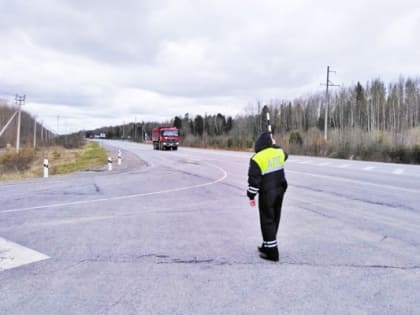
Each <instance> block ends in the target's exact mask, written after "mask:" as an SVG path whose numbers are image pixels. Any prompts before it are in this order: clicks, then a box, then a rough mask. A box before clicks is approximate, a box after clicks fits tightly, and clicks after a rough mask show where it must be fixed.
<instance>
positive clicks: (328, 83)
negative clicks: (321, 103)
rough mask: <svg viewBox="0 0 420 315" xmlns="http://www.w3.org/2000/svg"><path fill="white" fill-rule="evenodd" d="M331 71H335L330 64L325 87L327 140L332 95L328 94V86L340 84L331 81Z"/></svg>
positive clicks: (325, 134)
mask: <svg viewBox="0 0 420 315" xmlns="http://www.w3.org/2000/svg"><path fill="white" fill-rule="evenodd" d="M330 72H334V73H335V71H332V70H330V66H327V83H326V84H325V85H326V89H325V102H326V104H325V121H324V139H325V140H327V139H328V108H329V106H330V96H329V94H328V87H329V86H339V85H338V84H333V83H332V82H331V81H330Z"/></svg>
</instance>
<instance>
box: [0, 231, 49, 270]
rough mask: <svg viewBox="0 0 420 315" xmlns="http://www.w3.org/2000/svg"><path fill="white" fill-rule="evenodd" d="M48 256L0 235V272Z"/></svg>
mask: <svg viewBox="0 0 420 315" xmlns="http://www.w3.org/2000/svg"><path fill="white" fill-rule="evenodd" d="M49 258H50V257H48V256H47V255H44V254H42V253H40V252H37V251H35V250H33V249H30V248H27V247H24V246H22V245H19V244H16V243H13V242H11V241H8V240H6V239H4V238H2V237H0V272H1V271H4V270H7V269H12V268H17V267H20V266H23V265H27V264H31V263H34V262H37V261H41V260H45V259H49Z"/></svg>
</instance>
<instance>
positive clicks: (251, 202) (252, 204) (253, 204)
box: [249, 199, 257, 207]
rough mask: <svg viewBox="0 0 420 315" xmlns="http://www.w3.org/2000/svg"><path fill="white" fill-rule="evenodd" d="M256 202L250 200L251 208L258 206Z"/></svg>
mask: <svg viewBox="0 0 420 315" xmlns="http://www.w3.org/2000/svg"><path fill="white" fill-rule="evenodd" d="M256 204H257V203H256V202H255V199H252V200H251V199H249V205H250V206H251V207H255V206H256Z"/></svg>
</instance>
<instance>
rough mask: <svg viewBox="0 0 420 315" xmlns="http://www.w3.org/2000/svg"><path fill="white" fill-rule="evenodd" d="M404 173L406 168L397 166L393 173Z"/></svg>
mask: <svg viewBox="0 0 420 315" xmlns="http://www.w3.org/2000/svg"><path fill="white" fill-rule="evenodd" d="M402 173H404V169H402V168H397V169H396V170H395V171H393V172H392V174H396V175H399V174H402Z"/></svg>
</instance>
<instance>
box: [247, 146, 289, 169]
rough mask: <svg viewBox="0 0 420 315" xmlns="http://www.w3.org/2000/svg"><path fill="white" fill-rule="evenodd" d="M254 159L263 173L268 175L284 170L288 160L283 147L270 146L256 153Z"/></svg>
mask: <svg viewBox="0 0 420 315" xmlns="http://www.w3.org/2000/svg"><path fill="white" fill-rule="evenodd" d="M252 160H254V161H255V163H256V164H257V165H258V167H259V169H260V171H261V175H266V174H269V173H273V172H276V171H279V170H282V169H283V167H284V163H285V161H286V155H285V154H284V151H283V150H282V149H277V148H271V147H270V148H267V149H264V150H261V151H260V152H258V153H256V154H254V156H253V157H252Z"/></svg>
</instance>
